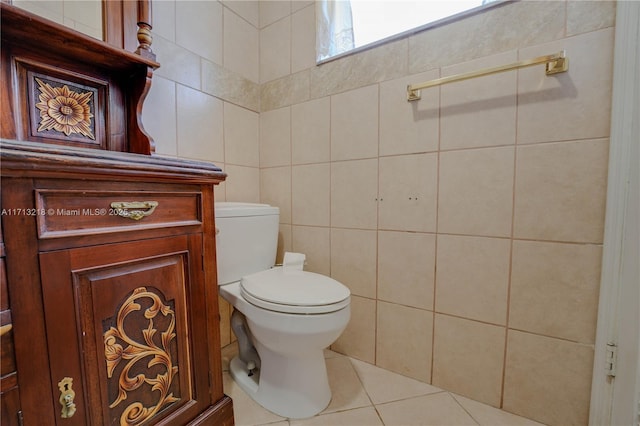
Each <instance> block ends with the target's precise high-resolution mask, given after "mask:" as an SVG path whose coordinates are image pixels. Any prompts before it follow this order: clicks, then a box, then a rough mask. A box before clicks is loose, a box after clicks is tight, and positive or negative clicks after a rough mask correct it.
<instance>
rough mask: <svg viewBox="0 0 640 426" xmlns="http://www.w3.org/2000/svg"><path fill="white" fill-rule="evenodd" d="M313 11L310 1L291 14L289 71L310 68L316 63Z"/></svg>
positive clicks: (314, 15) (313, 7) (314, 17)
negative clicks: (307, 4)
mask: <svg viewBox="0 0 640 426" xmlns="http://www.w3.org/2000/svg"><path fill="white" fill-rule="evenodd" d="M295 3H299V2H294V4H295ZM315 12H316V8H315V6H314V4H313V2H312V3H311V4H310V5H309V6H307V7H305V8H304V9H301V10H299V11H297V12H295V13H294V14H293V15H291V34H292V36H291V72H298V71H301V70H304V69H307V68H311V67H313V66H315V64H316V13H315Z"/></svg>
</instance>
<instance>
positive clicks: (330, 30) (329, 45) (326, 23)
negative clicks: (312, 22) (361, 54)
mask: <svg viewBox="0 0 640 426" xmlns="http://www.w3.org/2000/svg"><path fill="white" fill-rule="evenodd" d="M316 17H317V18H316V21H317V31H316V54H317V59H318V61H321V60H323V59H326V58H330V57H331V56H335V55H337V54H339V53H342V52H346V51H348V50H351V49H353V47H354V41H353V19H352V17H351V1H349V0H317V1H316Z"/></svg>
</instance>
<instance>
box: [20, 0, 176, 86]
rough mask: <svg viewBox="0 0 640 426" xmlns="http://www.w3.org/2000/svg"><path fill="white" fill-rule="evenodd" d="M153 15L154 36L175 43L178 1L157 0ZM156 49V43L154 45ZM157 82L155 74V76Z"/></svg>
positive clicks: (152, 11) (152, 10)
mask: <svg viewBox="0 0 640 426" xmlns="http://www.w3.org/2000/svg"><path fill="white" fill-rule="evenodd" d="M14 3H15V1H14ZM151 16H152V19H153V36H154V43H155V36H156V35H159V36H162V37H163V38H165V39H167V40H168V41H172V42H174V43H175V41H176V25H175V17H176V3H175V2H173V1H161V2H155V3H154V4H153V7H152V8H151ZM152 46H153V47H152V48H153V49H154V50H155V45H152ZM153 81H154V84H155V75H154V77H153Z"/></svg>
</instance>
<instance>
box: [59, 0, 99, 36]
mask: <svg viewBox="0 0 640 426" xmlns="http://www.w3.org/2000/svg"><path fill="white" fill-rule="evenodd" d="M64 17H65V19H72V20H73V21H74V22H75V26H74V28H75V29H78V30H80V28H81V27H82V28H84V29H86V31H83V32H84V33H85V34H88V35H91V36H94V37H96V38H99V39H100V40H102V3H100V2H98V1H65V2H64Z"/></svg>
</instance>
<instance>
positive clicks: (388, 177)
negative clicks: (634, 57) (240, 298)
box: [260, 1, 615, 425]
mask: <svg viewBox="0 0 640 426" xmlns="http://www.w3.org/2000/svg"><path fill="white" fill-rule="evenodd" d="M260 6H261V9H260V11H261V14H262V15H264V14H268V15H269V16H270V17H271V18H272V19H271V21H273V22H272V23H269V24H267V25H266V26H265V27H262V28H261V30H260V53H261V56H260V78H261V80H260V83H261V85H260V88H261V96H260V105H261V110H260V111H261V112H260V132H261V134H260V199H261V201H262V202H267V203H271V204H274V205H277V206H279V207H280V209H281V212H282V216H281V242H282V246H283V249H286V250H292V251H301V252H305V253H306V254H307V258H308V269H309V270H312V271H315V272H320V273H323V274H327V275H331V276H332V277H334V278H336V279H338V280H340V281H342V282H343V283H345V284H346V285H347V286H349V288H350V289H351V291H352V295H353V296H352V312H353V315H352V320H351V322H350V324H349V326H348V327H347V329H346V331H345V332H344V334H343V335H342V336H341V338H340V339H339V340H338V341H337V342H336V343H335V344H334V345H333V346H332V349H334V350H336V351H338V352H342V353H345V354H348V355H349V356H352V357H355V358H358V359H360V360H363V361H366V362H369V363H372V364H375V365H377V366H380V367H383V368H385V369H388V370H391V371H394V372H398V373H401V374H404V375H407V376H409V377H413V378H416V379H418V380H421V381H424V382H427V383H431V384H433V385H435V386H439V387H442V388H444V389H447V390H451V391H453V392H456V393H458V394H462V395H465V396H467V397H470V398H473V399H475V400H478V401H481V402H484V403H487V404H490V405H493V406H496V407H502V408H504V409H505V410H507V411H511V412H514V413H517V414H520V415H523V416H526V417H529V418H532V419H535V420H537V421H540V422H543V423H547V424H556V425H569V424H586V423H587V421H588V411H589V398H590V386H591V371H592V368H593V350H594V349H593V344H594V339H595V324H596V311H597V301H598V300H597V299H598V290H599V278H600V262H601V259H600V258H601V254H602V245H601V244H602V238H603V225H604V210H605V195H606V194H605V192H606V179H607V157H608V139H607V138H608V135H609V115H610V97H611V79H612V48H613V35H614V34H613V33H614V31H613V26H614V15H615V3H613V2H588V1H587V2H585V1H567V2H565V1H553V2H536V1H521V2H516V3H512V4H508V5H505V6H501V7H498V8H496V9H494V10H491V11H488V12H486V13H484V14H482V15H476V16H473V17H469V18H467V19H464V20H461V21H458V22H454V23H451V24H448V25H445V26H441V27H437V28H433V29H431V30H428V31H425V32H423V33H419V34H416V35H414V36H411V37H408V38H405V39H402V40H398V41H395V42H391V43H388V44H385V45H382V46H379V47H377V48H374V49H370V50H367V51H365V52H362V53H359V54H356V55H353V56H348V57H345V58H342V59H339V60H336V61H333V62H329V63H326V64H324V65H321V66H315V64H314V62H313V58H314V45H313V42H312V41H313V37H314V34H313V31H314V9H315V8H314V5H313V4H312V3H308V5H306V6H305V2H291V3H290V2H275V3H269V2H264V3H262V2H261V4H260ZM562 49H565V50H566V52H567V56H568V57H569V63H570V69H569V72H568V73H565V74H560V75H557V76H554V77H547V76H545V74H544V68H543V66H536V67H532V68H527V69H522V70H519V71H512V72H508V73H503V74H499V75H494V76H489V77H484V78H478V79H474V80H468V81H465V82H460V83H457V84H452V85H447V86H442V87H440V88H432V89H428V90H423V93H422V100H421V101H418V102H415V103H408V102H407V101H406V99H405V96H406V95H405V88H406V85H407V84H409V83H417V82H422V81H425V80H428V79H432V78H438V77H442V76H447V75H452V74H457V73H462V72H466V71H471V70H477V69H480V68H483V67H490V66H495V65H499V64H503V63H510V62H514V61H518V60H522V59H527V58H532V57H536V56H541V55H546V54H550V53H555V52H557V51H560V50H562Z"/></svg>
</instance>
